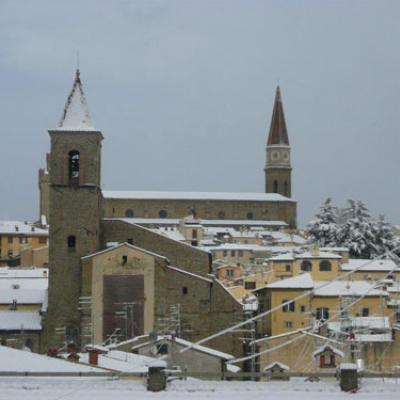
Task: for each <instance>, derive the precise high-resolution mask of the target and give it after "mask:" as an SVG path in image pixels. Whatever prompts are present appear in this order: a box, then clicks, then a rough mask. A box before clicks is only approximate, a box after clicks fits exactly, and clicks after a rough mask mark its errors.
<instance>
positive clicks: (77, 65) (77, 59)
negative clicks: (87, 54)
mask: <svg viewBox="0 0 400 400" xmlns="http://www.w3.org/2000/svg"><path fill="white" fill-rule="evenodd" d="M76 69H77V71H79V50H78V51H77V52H76Z"/></svg>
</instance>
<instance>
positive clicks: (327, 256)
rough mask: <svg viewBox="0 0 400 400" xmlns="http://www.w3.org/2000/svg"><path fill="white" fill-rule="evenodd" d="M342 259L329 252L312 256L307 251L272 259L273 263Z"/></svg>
mask: <svg viewBox="0 0 400 400" xmlns="http://www.w3.org/2000/svg"><path fill="white" fill-rule="evenodd" d="M314 258H316V259H332V258H335V259H340V258H342V257H341V256H339V255H338V254H335V253H327V252H319V253H318V254H312V253H311V252H309V251H305V252H303V253H300V254H296V253H293V252H288V253H285V254H279V255H277V256H274V257H271V258H270V260H272V261H294V260H302V259H314Z"/></svg>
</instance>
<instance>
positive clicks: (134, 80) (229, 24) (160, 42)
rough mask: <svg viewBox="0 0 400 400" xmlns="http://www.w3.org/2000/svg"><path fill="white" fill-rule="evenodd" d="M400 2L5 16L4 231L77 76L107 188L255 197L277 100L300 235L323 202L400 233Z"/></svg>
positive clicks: (18, 214) (82, 5)
mask: <svg viewBox="0 0 400 400" xmlns="http://www.w3.org/2000/svg"><path fill="white" fill-rule="evenodd" d="M399 20H400V1H397V0H394V1H387V0H379V1H378V0H376V1H356V0H354V1H349V0H346V1H321V0H315V1H311V0H310V1H306V0H304V1H299V0H293V1H290V0H286V1H281V0H279V1H261V0H259V1H251V0H249V1H245V0H242V1H223V0H220V1H218V0H214V1H206V0H197V1H189V0H180V1H171V0H168V1H166V0H165V1H152V0H143V1H134V0H130V1H105V0H104V1H101V0H93V1H83V0H82V1H71V0H68V1H54V0H47V1H45V0H35V1H15V0H11V1H8V0H1V2H0V83H1V85H0V117H1V118H0V121H1V125H0V131H1V142H0V143H1V148H2V151H1V157H0V168H1V171H2V183H1V186H0V187H1V196H0V218H2V219H21V220H23V219H34V218H36V217H37V215H38V211H37V210H38V190H37V169H38V168H39V167H41V166H44V162H45V153H46V151H48V149H49V137H48V134H47V130H48V129H50V128H54V127H55V126H56V125H57V123H58V121H59V118H60V116H61V112H62V109H63V106H64V103H65V100H66V97H67V95H68V93H69V91H70V89H71V86H72V81H73V77H74V70H75V68H76V53H77V52H78V51H79V55H80V69H81V77H82V80H83V83H84V88H85V91H86V96H87V99H88V102H89V106H90V110H91V114H92V118H93V120H94V122H95V125H96V127H98V128H99V129H101V130H102V131H103V133H104V136H105V140H104V142H103V170H102V174H103V175H102V182H103V188H106V189H131V190H135V189H137V190H193V191H238V192H247V191H248V192H262V191H263V190H264V172H263V168H264V160H265V143H266V136H267V131H268V127H269V122H270V117H271V112H272V103H273V97H274V91H275V87H276V84H277V82H278V81H279V83H280V85H281V88H282V95H283V102H284V107H285V113H286V121H287V125H288V130H289V137H290V141H291V146H292V164H293V196H294V198H295V199H296V200H297V201H298V214H299V223H300V224H301V225H302V224H304V223H305V222H306V221H308V220H309V219H310V218H312V216H313V215H314V214H315V212H316V211H317V210H318V207H319V205H320V204H321V202H322V201H323V200H324V199H325V198H327V197H328V196H330V197H333V198H334V201H335V202H336V203H337V204H339V205H340V204H343V203H344V202H345V200H346V199H348V198H354V199H361V200H364V201H365V202H366V204H367V206H368V207H369V208H370V209H371V211H372V212H373V213H374V214H377V213H383V214H385V215H386V216H387V218H388V219H389V220H390V221H392V222H394V223H400V209H399V195H400V188H399V178H398V174H399V169H400V168H399V167H400V159H399V148H400V139H399V137H400V135H399V125H400V124H399V123H400V117H399V116H400V113H399V105H400V104H399V103H400V79H399V76H400V52H399V38H400V24H399Z"/></svg>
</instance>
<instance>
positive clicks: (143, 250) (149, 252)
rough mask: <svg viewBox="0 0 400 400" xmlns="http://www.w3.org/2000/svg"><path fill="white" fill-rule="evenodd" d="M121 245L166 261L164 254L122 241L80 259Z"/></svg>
mask: <svg viewBox="0 0 400 400" xmlns="http://www.w3.org/2000/svg"><path fill="white" fill-rule="evenodd" d="M121 247H127V248H130V249H132V250H137V251H139V252H141V253H145V254H148V255H151V256H153V257H157V258H161V259H164V260H167V261H168V259H167V258H166V257H164V256H160V255H159V254H156V253H153V252H151V251H148V250H145V249H143V248H141V247H138V246H134V245H133V244H130V243H126V242H124V243H114V244H113V245H112V246H110V247H107V248H106V249H104V250H100V251H97V252H96V253H93V254H89V255H87V256H84V257H81V260H86V259H89V258H92V257H97V256H99V255H101V254H104V253H108V252H110V251H113V250H116V249H119V248H121Z"/></svg>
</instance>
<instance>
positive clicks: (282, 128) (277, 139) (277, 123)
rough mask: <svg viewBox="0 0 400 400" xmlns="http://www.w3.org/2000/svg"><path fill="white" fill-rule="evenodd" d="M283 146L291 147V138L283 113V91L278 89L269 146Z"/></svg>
mask: <svg viewBox="0 0 400 400" xmlns="http://www.w3.org/2000/svg"><path fill="white" fill-rule="evenodd" d="M274 144H278V145H279V144H283V145H286V146H289V136H288V133H287V129H286V121H285V114H284V112H283V104H282V96H281V89H280V87H279V85H278V86H277V87H276V93H275V102H274V110H273V111H272V118H271V126H270V128H269V135H268V145H274Z"/></svg>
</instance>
